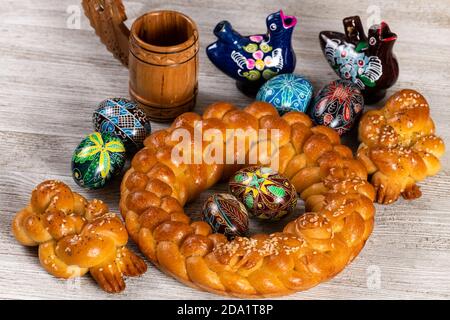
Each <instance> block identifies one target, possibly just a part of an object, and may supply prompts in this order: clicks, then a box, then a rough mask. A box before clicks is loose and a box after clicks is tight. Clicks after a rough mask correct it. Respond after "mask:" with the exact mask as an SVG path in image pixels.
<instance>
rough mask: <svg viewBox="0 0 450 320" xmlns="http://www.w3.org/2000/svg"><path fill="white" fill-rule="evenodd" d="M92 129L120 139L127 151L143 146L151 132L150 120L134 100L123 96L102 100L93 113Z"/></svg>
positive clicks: (131, 152)
mask: <svg viewBox="0 0 450 320" xmlns="http://www.w3.org/2000/svg"><path fill="white" fill-rule="evenodd" d="M93 123H94V130H95V131H98V132H102V133H109V134H112V135H115V136H117V137H118V138H120V139H121V140H122V142H123V143H124V145H125V148H126V150H127V152H128V153H130V154H133V153H135V152H136V151H138V150H139V149H141V148H142V147H143V142H144V140H145V138H146V137H147V135H148V134H150V132H151V125H150V120H149V119H148V118H147V116H146V114H145V112H144V111H143V110H141V109H139V107H138V105H137V103H136V102H134V101H131V100H128V99H125V98H113V99H106V100H104V101H102V102H101V103H100V104H99V105H98V107H97V110H95V112H94V115H93Z"/></svg>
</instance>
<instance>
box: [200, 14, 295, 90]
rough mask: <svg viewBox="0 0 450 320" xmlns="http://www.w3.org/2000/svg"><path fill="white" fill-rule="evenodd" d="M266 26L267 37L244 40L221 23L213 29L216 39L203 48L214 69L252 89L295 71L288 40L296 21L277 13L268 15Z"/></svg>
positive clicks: (290, 45) (252, 37)
mask: <svg viewBox="0 0 450 320" xmlns="http://www.w3.org/2000/svg"><path fill="white" fill-rule="evenodd" d="M266 23H267V30H268V31H267V34H264V35H262V34H259V35H252V36H246V37H244V36H242V35H240V34H239V33H238V32H236V31H235V30H234V29H233V27H232V26H231V24H230V23H229V22H228V21H222V22H220V23H219V24H217V26H216V27H215V29H214V34H215V35H216V36H217V38H218V40H217V41H216V42H214V43H212V44H211V45H209V46H208V48H207V49H206V53H207V55H208V57H209V59H210V60H211V61H212V63H213V64H214V65H215V66H216V67H217V68H219V69H220V70H222V71H223V72H224V73H225V74H227V75H228V76H230V77H232V78H234V79H236V80H237V81H238V83H240V84H244V85H246V86H249V87H253V88H254V90H257V89H258V88H259V87H260V86H261V85H262V84H263V83H264V82H265V81H267V80H269V79H270V78H272V77H274V76H276V75H277V74H281V73H291V72H293V71H294V69H295V63H296V59H295V53H294V50H293V49H292V44H291V39H292V32H293V30H294V27H295V25H296V24H297V18H296V17H294V16H286V15H284V13H283V11H282V10H280V11H278V12H276V13H273V14H271V15H269V16H268V17H267V19H266Z"/></svg>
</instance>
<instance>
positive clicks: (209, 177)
mask: <svg viewBox="0 0 450 320" xmlns="http://www.w3.org/2000/svg"><path fill="white" fill-rule="evenodd" d="M198 120H202V127H203V132H204V131H205V130H207V129H210V128H215V129H218V130H220V131H221V132H222V133H224V134H225V130H226V129H237V128H240V129H244V130H246V129H249V128H252V129H255V130H258V129H264V128H267V129H279V132H278V133H279V135H278V139H279V146H280V148H279V149H277V150H279V151H278V152H279V162H278V166H276V167H274V168H273V169H275V170H276V171H278V172H280V173H282V174H283V175H285V176H286V177H288V178H289V179H290V181H291V182H292V184H293V185H294V186H295V188H296V190H297V192H298V193H299V194H300V197H301V198H302V199H303V200H304V201H305V207H306V210H307V213H305V214H303V215H301V216H300V217H299V218H297V219H296V220H294V221H291V222H289V223H288V224H287V225H286V226H285V228H284V230H283V232H277V233H274V234H271V235H267V234H258V235H254V236H252V237H250V238H245V237H238V238H235V239H234V240H232V241H228V240H227V238H226V237H225V236H224V235H222V234H213V233H212V232H211V228H210V226H209V225H208V224H207V223H205V222H202V221H197V222H192V221H191V220H190V218H189V217H188V216H187V215H186V214H185V213H184V210H183V206H184V204H185V203H186V202H187V201H190V200H193V199H195V198H196V197H197V196H198V195H199V194H200V193H201V192H202V191H205V190H207V189H208V188H210V187H211V186H212V185H214V184H215V183H216V182H218V181H219V180H220V179H221V178H224V179H226V178H228V177H229V176H230V175H231V174H232V173H233V172H235V171H236V170H237V169H239V168H240V167H242V165H227V164H226V165H223V164H206V163H201V164H185V163H181V162H180V163H175V162H173V161H172V157H171V153H172V149H173V148H174V146H175V145H176V144H178V143H179V141H178V139H173V140H174V141H172V136H171V134H172V133H173V132H174V130H175V129H176V128H185V129H187V130H189V132H193V131H194V122H195V121H198ZM192 136H193V134H192ZM269 139H271V137H270V135H269ZM269 142H270V141H269ZM260 143H262V142H260ZM144 144H145V147H144V148H143V149H142V150H140V151H139V152H138V153H137V154H136V155H135V157H134V158H133V160H132V164H131V168H130V169H129V170H128V171H127V173H126V174H125V176H124V179H123V181H122V184H121V200H120V210H121V213H122V215H123V217H124V219H125V222H126V227H127V229H128V232H129V234H130V236H131V238H132V239H133V240H134V241H135V242H136V243H137V244H138V246H139V248H140V250H141V251H142V252H143V253H144V254H145V255H146V256H147V257H148V258H149V259H150V260H151V261H152V262H153V263H154V264H155V265H156V266H158V267H159V268H160V269H161V270H163V271H164V272H166V273H168V274H169V275H171V276H173V277H175V278H176V279H178V280H179V281H181V282H183V283H185V284H187V285H189V286H191V287H195V288H199V289H203V290H206V291H209V292H214V293H217V294H222V295H231V296H237V297H252V298H257V297H270V296H279V295H285V294H289V293H293V292H295V291H300V290H305V289H308V288H311V287H313V286H315V285H317V284H319V283H320V282H323V281H325V280H327V279H330V278H331V277H333V276H334V275H336V274H337V273H339V272H340V271H341V270H343V269H344V267H345V266H346V265H347V264H348V263H349V262H350V261H352V260H353V258H355V256H356V255H357V254H358V253H359V251H360V250H361V249H362V247H363V246H364V243H365V241H366V240H367V238H368V237H369V235H370V233H371V231H372V228H373V218H374V211H375V209H374V205H373V200H374V197H375V192H374V189H373V187H372V185H371V184H369V183H368V182H367V171H366V169H365V167H364V165H363V164H362V163H361V162H360V161H359V160H355V159H353V155H352V152H351V150H350V149H349V148H348V147H346V146H344V145H341V144H340V139H339V136H338V134H337V133H336V132H334V131H333V130H332V129H329V128H327V127H323V126H316V127H312V123H311V121H310V119H309V118H308V117H307V116H306V115H305V114H303V113H300V112H291V113H287V114H285V115H284V116H282V117H280V116H279V115H278V113H277V111H276V110H275V108H274V107H273V106H272V105H270V104H267V103H262V102H255V103H253V104H250V105H249V106H247V107H246V108H245V109H243V110H239V109H237V108H236V107H234V106H233V105H231V104H228V103H216V104H213V105H211V106H209V107H208V108H207V109H206V111H205V112H204V114H203V116H200V115H198V114H196V113H185V114H183V115H181V116H179V117H178V118H177V119H176V120H175V121H174V123H173V124H172V126H171V127H170V128H169V129H166V130H161V131H157V132H154V133H153V134H152V135H151V136H149V137H148V138H147V139H146V140H145V143H144ZM209 144H210V142H208V141H203V148H202V150H201V152H202V153H203V154H205V153H207V152H208V151H210V150H209V149H208V146H209ZM269 145H270V144H269ZM250 147H251V148H254V147H256V146H255V145H253V146H249V144H247V145H246V147H245V148H244V149H242V148H241V149H239V150H238V151H236V154H235V156H236V159H238V156H239V154H248V152H249V148H250ZM193 150H195V149H193ZM272 165H273V166H274V164H273V163H272ZM308 211H309V212H308Z"/></svg>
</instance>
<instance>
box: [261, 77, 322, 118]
mask: <svg viewBox="0 0 450 320" xmlns="http://www.w3.org/2000/svg"><path fill="white" fill-rule="evenodd" d="M312 95H313V86H312V85H311V83H310V82H309V81H308V80H307V79H306V78H304V77H302V76H299V75H295V74H280V75H278V76H276V77H274V78H272V79H270V80H269V81H267V82H266V83H265V84H264V85H263V86H262V87H261V89H259V91H258V94H257V96H256V100H259V101H264V102H269V103H271V104H273V105H274V106H275V108H276V109H277V111H278V113H279V114H280V115H283V114H285V113H286V112H289V111H300V112H305V111H306V109H307V108H308V105H309V103H310V101H311V97H312Z"/></svg>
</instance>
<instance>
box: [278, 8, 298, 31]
mask: <svg viewBox="0 0 450 320" xmlns="http://www.w3.org/2000/svg"><path fill="white" fill-rule="evenodd" d="M280 17H281V21H282V22H283V27H284V28H285V29H289V28H293V27H295V26H296V24H297V18H296V17H295V16H286V15H285V14H284V12H283V10H280Z"/></svg>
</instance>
